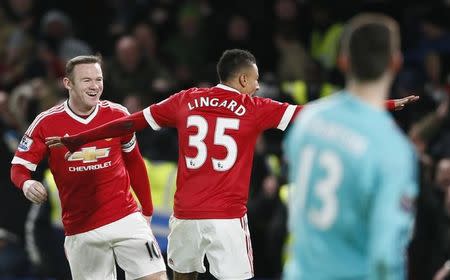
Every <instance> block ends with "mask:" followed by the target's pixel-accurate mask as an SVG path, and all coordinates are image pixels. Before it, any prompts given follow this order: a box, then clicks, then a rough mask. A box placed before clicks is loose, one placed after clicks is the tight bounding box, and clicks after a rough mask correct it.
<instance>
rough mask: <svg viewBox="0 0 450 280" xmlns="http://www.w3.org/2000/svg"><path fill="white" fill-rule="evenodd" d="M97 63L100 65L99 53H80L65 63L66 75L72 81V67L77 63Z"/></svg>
mask: <svg viewBox="0 0 450 280" xmlns="http://www.w3.org/2000/svg"><path fill="white" fill-rule="evenodd" d="M94 63H98V64H100V65H102V58H101V56H99V55H80V56H76V57H74V58H72V59H70V60H69V61H67V63H66V77H67V78H69V80H71V81H72V79H73V69H74V68H75V66H76V65H78V64H94Z"/></svg>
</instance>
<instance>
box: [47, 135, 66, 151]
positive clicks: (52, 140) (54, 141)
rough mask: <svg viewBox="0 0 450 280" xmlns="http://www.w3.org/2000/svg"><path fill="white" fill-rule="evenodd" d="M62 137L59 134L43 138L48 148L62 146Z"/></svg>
mask: <svg viewBox="0 0 450 280" xmlns="http://www.w3.org/2000/svg"><path fill="white" fill-rule="evenodd" d="M61 138H62V137H59V136H51V137H47V138H45V145H47V147H49V148H57V147H62V146H64V143H63V142H62V140H61Z"/></svg>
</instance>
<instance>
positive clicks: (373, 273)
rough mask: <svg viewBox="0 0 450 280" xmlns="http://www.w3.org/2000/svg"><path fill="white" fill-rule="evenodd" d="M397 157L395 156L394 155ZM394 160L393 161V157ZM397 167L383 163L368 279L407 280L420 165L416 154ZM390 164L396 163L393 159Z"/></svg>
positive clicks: (371, 224)
mask: <svg viewBox="0 0 450 280" xmlns="http://www.w3.org/2000/svg"><path fill="white" fill-rule="evenodd" d="M391 156H393V155H391ZM391 156H390V157H391ZM397 156H398V158H397V159H398V160H395V162H397V164H396V166H393V165H392V164H389V163H386V162H383V163H382V164H381V167H380V173H379V180H380V181H379V182H378V183H379V184H378V185H377V186H375V188H376V189H375V190H374V198H373V201H372V204H371V206H372V211H371V216H370V217H369V230H370V238H369V267H370V274H369V275H370V277H369V278H368V279H405V273H406V272H405V271H406V254H407V252H406V250H407V245H408V243H409V240H410V237H411V235H412V230H413V224H414V210H413V208H414V200H415V197H416V195H417V166H416V165H417V164H416V162H417V161H416V157H415V155H414V153H413V151H412V149H411V150H410V152H409V155H407V156H405V155H403V160H400V158H399V157H400V156H402V155H398V154H397ZM387 161H391V162H392V158H390V159H389V160H387Z"/></svg>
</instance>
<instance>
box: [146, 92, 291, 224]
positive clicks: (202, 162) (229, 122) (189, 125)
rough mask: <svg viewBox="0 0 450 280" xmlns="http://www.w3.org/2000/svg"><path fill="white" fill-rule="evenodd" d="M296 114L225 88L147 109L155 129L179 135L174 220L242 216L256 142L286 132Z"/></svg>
mask: <svg viewBox="0 0 450 280" xmlns="http://www.w3.org/2000/svg"><path fill="white" fill-rule="evenodd" d="M296 109H297V106H293V105H289V104H288V103H280V102H277V101H274V100H272V99H268V98H261V97H251V96H249V95H246V94H240V93H239V92H238V91H237V90H235V89H233V88H230V87H228V86H225V85H222V84H219V85H218V86H216V87H212V88H191V89H188V90H185V91H181V92H179V93H176V94H174V95H172V96H171V97H169V98H168V99H166V100H164V101H162V102H160V103H158V104H155V105H152V106H150V107H148V108H146V109H145V110H144V116H145V118H146V120H147V122H148V123H149V125H150V126H151V127H152V128H153V129H155V130H158V129H159V128H160V127H165V126H169V127H176V128H177V130H178V142H179V162H178V174H177V189H176V192H175V199H174V215H175V217H177V218H179V219H223V218H240V217H242V216H243V215H244V214H245V213H246V212H247V208H246V204H247V199H248V191H249V180H250V172H251V169H252V162H253V153H254V148H255V143H256V140H257V137H258V136H259V135H260V134H261V132H262V131H264V130H266V129H269V128H278V129H281V130H284V129H285V128H286V126H287V125H288V123H289V122H290V120H291V118H292V116H293V115H294V113H295V110H296Z"/></svg>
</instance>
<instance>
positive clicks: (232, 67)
mask: <svg viewBox="0 0 450 280" xmlns="http://www.w3.org/2000/svg"><path fill="white" fill-rule="evenodd" d="M252 64H256V59H255V57H254V56H253V54H251V53H250V52H249V51H246V50H240V49H231V50H226V51H224V52H223V54H222V56H221V57H220V59H219V62H218V63H217V75H218V77H219V80H220V81H221V82H226V81H229V80H231V79H232V78H233V77H234V76H235V75H236V74H238V73H239V71H240V70H241V69H242V68H246V67H249V66H251V65H252Z"/></svg>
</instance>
